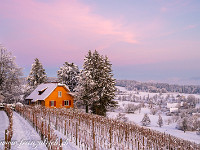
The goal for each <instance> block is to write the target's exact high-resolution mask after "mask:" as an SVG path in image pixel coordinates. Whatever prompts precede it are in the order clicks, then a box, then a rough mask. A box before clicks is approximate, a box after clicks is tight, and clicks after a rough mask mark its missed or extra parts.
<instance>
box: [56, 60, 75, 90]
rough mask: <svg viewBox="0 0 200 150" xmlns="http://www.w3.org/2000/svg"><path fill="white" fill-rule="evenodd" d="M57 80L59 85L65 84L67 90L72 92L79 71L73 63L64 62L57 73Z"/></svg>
mask: <svg viewBox="0 0 200 150" xmlns="http://www.w3.org/2000/svg"><path fill="white" fill-rule="evenodd" d="M57 76H58V80H59V82H60V83H64V84H66V85H67V86H68V87H69V89H70V90H71V91H72V92H74V89H75V87H76V86H77V84H78V77H79V69H78V66H77V65H75V64H74V63H68V62H65V63H64V64H63V66H62V67H60V70H58V72H57Z"/></svg>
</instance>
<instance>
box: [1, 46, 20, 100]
mask: <svg viewBox="0 0 200 150" xmlns="http://www.w3.org/2000/svg"><path fill="white" fill-rule="evenodd" d="M21 76H22V69H21V68H20V67H18V66H17V64H16V63H15V57H13V56H12V54H11V53H10V52H8V51H7V50H6V49H5V48H3V47H0V93H1V94H2V95H3V96H4V97H5V102H7V103H12V102H16V101H19V100H21V94H22V91H21V82H20V78H21Z"/></svg>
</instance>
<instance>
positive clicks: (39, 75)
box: [27, 58, 47, 88]
mask: <svg viewBox="0 0 200 150" xmlns="http://www.w3.org/2000/svg"><path fill="white" fill-rule="evenodd" d="M27 80H28V85H30V86H31V87H34V88H35V87H36V86H37V85H39V84H41V83H44V82H46V81H47V75H46V73H45V69H44V68H43V66H42V64H41V63H40V61H39V59H38V58H36V59H35V62H34V63H33V64H32V68H31V71H30V74H29V76H28V78H27Z"/></svg>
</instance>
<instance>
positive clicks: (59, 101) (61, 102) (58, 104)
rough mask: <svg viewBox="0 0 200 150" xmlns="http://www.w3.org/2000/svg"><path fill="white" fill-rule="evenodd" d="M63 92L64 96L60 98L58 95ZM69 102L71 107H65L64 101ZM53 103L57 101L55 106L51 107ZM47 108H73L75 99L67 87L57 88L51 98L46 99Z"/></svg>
mask: <svg viewBox="0 0 200 150" xmlns="http://www.w3.org/2000/svg"><path fill="white" fill-rule="evenodd" d="M59 92H62V96H61V97H59V95H58V93H59ZM66 100H69V101H70V104H71V105H69V106H64V101H66ZM51 101H55V106H51V105H50V104H51ZM45 107H56V108H62V107H65V108H70V107H73V97H72V96H71V95H70V94H69V90H68V89H67V88H66V87H65V86H59V85H58V86H57V87H56V88H55V89H54V90H53V91H52V92H51V94H50V95H49V96H47V97H46V98H45Z"/></svg>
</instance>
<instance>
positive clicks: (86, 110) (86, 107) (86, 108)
mask: <svg viewBox="0 0 200 150" xmlns="http://www.w3.org/2000/svg"><path fill="white" fill-rule="evenodd" d="M85 112H86V113H88V105H86V106H85Z"/></svg>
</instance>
